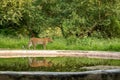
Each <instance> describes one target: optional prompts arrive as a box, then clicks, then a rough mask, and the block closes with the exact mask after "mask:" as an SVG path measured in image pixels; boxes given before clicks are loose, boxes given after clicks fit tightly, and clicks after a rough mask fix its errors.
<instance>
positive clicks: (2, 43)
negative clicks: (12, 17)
mask: <svg viewBox="0 0 120 80" xmlns="http://www.w3.org/2000/svg"><path fill="white" fill-rule="evenodd" d="M28 41H29V38H25V37H24V38H15V37H13V38H11V37H5V36H1V35H0V48H1V49H27V45H28ZM31 49H33V47H31ZM36 49H38V50H41V49H43V46H42V45H38V46H37V48H36ZM47 50H99V51H120V39H119V38H113V39H104V38H102V39H97V38H80V39H73V40H71V39H64V38H55V39H54V41H53V42H52V43H48V45H47Z"/></svg>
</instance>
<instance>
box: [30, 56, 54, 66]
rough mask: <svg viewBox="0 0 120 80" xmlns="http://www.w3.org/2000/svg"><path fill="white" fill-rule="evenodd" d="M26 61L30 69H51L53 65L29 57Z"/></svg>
mask: <svg viewBox="0 0 120 80" xmlns="http://www.w3.org/2000/svg"><path fill="white" fill-rule="evenodd" d="M28 61H29V66H30V67H51V66H52V65H53V63H52V62H51V61H47V60H46V59H43V60H36V58H30V57H29V58H28Z"/></svg>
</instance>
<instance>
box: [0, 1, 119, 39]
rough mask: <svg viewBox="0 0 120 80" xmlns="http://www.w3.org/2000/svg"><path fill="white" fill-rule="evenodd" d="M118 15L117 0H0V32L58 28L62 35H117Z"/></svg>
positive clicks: (18, 33)
mask: <svg viewBox="0 0 120 80" xmlns="http://www.w3.org/2000/svg"><path fill="white" fill-rule="evenodd" d="M119 15H120V0H110V1H109V0H1V1H0V33H1V34H4V35H14V36H18V37H21V36H30V37H31V36H39V34H41V33H44V32H45V30H48V29H49V28H51V29H52V31H55V30H54V29H55V28H60V30H61V33H62V36H63V37H65V38H68V37H71V36H72V37H77V38H80V37H84V36H89V37H90V36H97V37H104V38H111V37H120V35H119V34H120V17H119ZM55 32H56V31H55ZM48 34H49V33H48ZM93 34H94V35H93ZM53 35H54V34H53ZM53 35H51V36H52V37H53ZM51 36H49V37H51ZM44 37H46V33H44Z"/></svg>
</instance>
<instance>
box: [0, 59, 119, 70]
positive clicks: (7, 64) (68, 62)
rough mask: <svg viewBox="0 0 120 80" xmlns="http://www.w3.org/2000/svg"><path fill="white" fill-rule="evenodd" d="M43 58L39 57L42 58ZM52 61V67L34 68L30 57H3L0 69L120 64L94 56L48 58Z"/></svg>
mask: <svg viewBox="0 0 120 80" xmlns="http://www.w3.org/2000/svg"><path fill="white" fill-rule="evenodd" d="M42 59H43V58H37V60H42ZM46 59H47V60H48V61H52V62H53V63H54V65H53V66H52V67H38V68H32V67H30V66H29V64H28V58H10V59H6V58H1V59H0V71H4V70H5V71H56V72H57V71H85V69H82V67H86V66H96V65H109V66H120V60H112V59H94V58H79V57H71V58H69V57H57V58H46Z"/></svg>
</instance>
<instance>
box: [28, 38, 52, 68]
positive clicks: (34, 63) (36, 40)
mask: <svg viewBox="0 0 120 80" xmlns="http://www.w3.org/2000/svg"><path fill="white" fill-rule="evenodd" d="M49 42H53V40H52V39H51V38H31V39H30V40H29V42H28V48H29V49H30V47H31V46H33V47H34V49H36V46H37V45H38V44H41V45H43V48H44V50H45V49H46V45H47V43H49ZM28 60H29V65H30V66H31V67H40V66H44V67H50V66H52V62H51V61H47V60H46V59H45V58H44V59H43V60H41V61H38V60H36V58H28Z"/></svg>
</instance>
